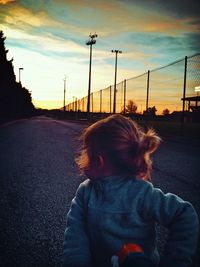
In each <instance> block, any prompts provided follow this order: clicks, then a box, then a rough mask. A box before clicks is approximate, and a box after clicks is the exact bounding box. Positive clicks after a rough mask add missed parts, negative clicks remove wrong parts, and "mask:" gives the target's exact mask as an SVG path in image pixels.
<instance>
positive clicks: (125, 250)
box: [117, 243, 144, 264]
mask: <svg viewBox="0 0 200 267" xmlns="http://www.w3.org/2000/svg"><path fill="white" fill-rule="evenodd" d="M134 252H136V253H144V251H143V249H142V248H141V247H140V246H139V245H137V244H132V243H128V244H125V245H123V247H122V248H121V249H120V251H119V252H118V253H117V256H118V257H119V264H122V263H123V261H124V260H125V258H126V257H127V256H128V254H129V253H134Z"/></svg>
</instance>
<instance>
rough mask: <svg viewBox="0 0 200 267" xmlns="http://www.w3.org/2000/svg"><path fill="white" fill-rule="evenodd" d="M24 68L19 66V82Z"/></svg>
mask: <svg viewBox="0 0 200 267" xmlns="http://www.w3.org/2000/svg"><path fill="white" fill-rule="evenodd" d="M23 69H24V68H19V83H21V70H23Z"/></svg>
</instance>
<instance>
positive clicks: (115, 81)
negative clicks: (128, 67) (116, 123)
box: [111, 50, 122, 113]
mask: <svg viewBox="0 0 200 267" xmlns="http://www.w3.org/2000/svg"><path fill="white" fill-rule="evenodd" d="M111 52H112V53H115V80H114V99H113V113H116V92H117V90H116V83H117V54H118V53H119V54H121V53H122V51H120V50H111Z"/></svg>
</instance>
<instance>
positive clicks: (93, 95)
mask: <svg viewBox="0 0 200 267" xmlns="http://www.w3.org/2000/svg"><path fill="white" fill-rule="evenodd" d="M91 96H92V113H93V112H94V95H93V93H92V94H91Z"/></svg>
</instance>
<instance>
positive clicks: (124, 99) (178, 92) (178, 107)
mask: <svg viewBox="0 0 200 267" xmlns="http://www.w3.org/2000/svg"><path fill="white" fill-rule="evenodd" d="M199 86H200V54H195V55H193V56H189V57H185V58H183V59H181V60H178V61H176V62H173V63H171V64H169V65H166V66H163V67H160V68H157V69H154V70H151V71H148V72H146V73H143V74H141V75H139V76H137V77H133V78H131V79H127V80H124V81H122V82H120V83H118V84H116V102H115V103H114V102H113V101H114V100H113V99H114V85H112V86H109V87H107V88H105V89H102V90H100V91H97V92H93V93H91V95H90V112H92V113H113V110H114V105H115V107H116V113H124V114H126V113H135V114H141V115H144V114H148V112H151V111H153V112H154V115H155V114H156V115H169V114H179V117H183V115H185V116H186V115H187V113H192V112H194V111H198V112H199V109H200V106H199V102H200V96H199V95H198V94H199V92H198V87H199ZM195 88H196V90H195ZM195 108H196V109H195ZM66 110H67V111H79V112H87V96H86V97H83V98H82V99H78V100H77V99H75V100H74V101H73V102H72V103H69V104H68V105H67V106H66Z"/></svg>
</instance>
